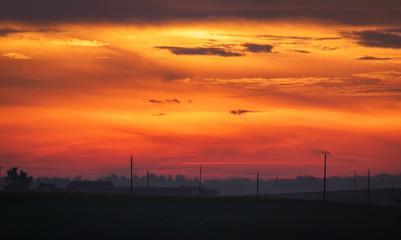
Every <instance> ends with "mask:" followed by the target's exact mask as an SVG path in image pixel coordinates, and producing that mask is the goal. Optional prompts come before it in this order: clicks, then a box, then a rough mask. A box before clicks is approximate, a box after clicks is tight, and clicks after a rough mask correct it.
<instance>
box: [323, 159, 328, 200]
mask: <svg viewBox="0 0 401 240" xmlns="http://www.w3.org/2000/svg"><path fill="white" fill-rule="evenodd" d="M322 153H323V154H324V177H323V201H326V157H327V155H328V154H329V152H327V151H322Z"/></svg>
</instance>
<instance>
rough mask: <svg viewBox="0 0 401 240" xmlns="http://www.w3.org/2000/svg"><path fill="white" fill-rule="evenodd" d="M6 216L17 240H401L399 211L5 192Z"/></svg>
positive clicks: (0, 223)
mask: <svg viewBox="0 0 401 240" xmlns="http://www.w3.org/2000/svg"><path fill="white" fill-rule="evenodd" d="M0 212H1V217H0V232H1V236H13V238H14V239H15V238H19V239H401V238H400V237H401V208H400V207H399V206H393V207H385V206H374V205H370V206H368V205H356V204H344V203H342V204H339V203H323V202H319V201H296V200H281V199H262V200H261V199H259V200H257V199H254V198H234V197H231V198H229V197H227V198H200V199H199V198H167V197H131V196H127V195H125V196H124V195H89V194H88V195H87V194H67V193H6V192H0ZM4 239H5V238H4Z"/></svg>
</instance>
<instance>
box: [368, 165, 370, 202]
mask: <svg viewBox="0 0 401 240" xmlns="http://www.w3.org/2000/svg"><path fill="white" fill-rule="evenodd" d="M368 204H370V168H369V169H368Z"/></svg>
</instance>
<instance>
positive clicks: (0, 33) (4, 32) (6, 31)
mask: <svg viewBox="0 0 401 240" xmlns="http://www.w3.org/2000/svg"><path fill="white" fill-rule="evenodd" d="M26 32H40V33H60V32H63V31H62V30H60V29H57V28H40V29H35V30H26V29H13V28H2V29H0V37H6V36H8V35H9V34H14V33H26Z"/></svg>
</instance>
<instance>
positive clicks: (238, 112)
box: [230, 109, 256, 115]
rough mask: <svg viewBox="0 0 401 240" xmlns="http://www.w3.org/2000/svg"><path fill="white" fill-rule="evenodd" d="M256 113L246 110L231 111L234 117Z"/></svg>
mask: <svg viewBox="0 0 401 240" xmlns="http://www.w3.org/2000/svg"><path fill="white" fill-rule="evenodd" d="M255 112H256V111H252V110H245V109H237V110H231V111H230V113H231V114H232V115H243V114H246V113H255Z"/></svg>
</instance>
